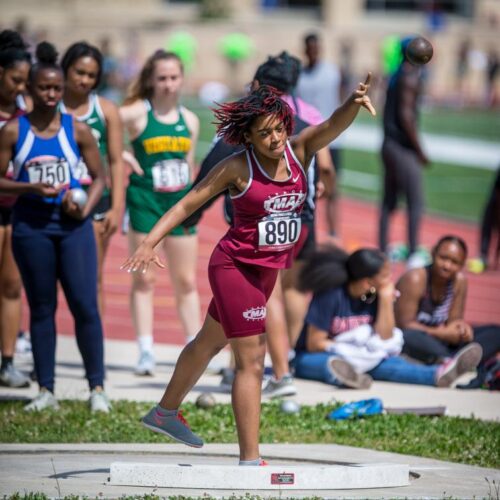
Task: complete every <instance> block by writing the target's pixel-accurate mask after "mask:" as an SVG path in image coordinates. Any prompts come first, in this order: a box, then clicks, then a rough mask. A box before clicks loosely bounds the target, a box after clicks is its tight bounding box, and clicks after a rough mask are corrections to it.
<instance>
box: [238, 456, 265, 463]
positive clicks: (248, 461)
mask: <svg viewBox="0 0 500 500" xmlns="http://www.w3.org/2000/svg"><path fill="white" fill-rule="evenodd" d="M261 462H262V458H260V457H259V458H256V459H255V460H240V463H239V464H238V465H260V463H261Z"/></svg>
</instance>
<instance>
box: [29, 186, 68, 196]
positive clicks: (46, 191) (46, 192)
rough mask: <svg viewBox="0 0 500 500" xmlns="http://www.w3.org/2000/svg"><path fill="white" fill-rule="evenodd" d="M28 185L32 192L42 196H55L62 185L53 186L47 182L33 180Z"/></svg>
mask: <svg viewBox="0 0 500 500" xmlns="http://www.w3.org/2000/svg"><path fill="white" fill-rule="evenodd" d="M30 186H31V189H32V192H33V194H37V195H39V196H43V197H44V198H56V197H57V196H58V195H59V193H60V192H61V189H62V186H58V187H54V186H53V185H52V184H48V183H47V182H34V183H33V184H30Z"/></svg>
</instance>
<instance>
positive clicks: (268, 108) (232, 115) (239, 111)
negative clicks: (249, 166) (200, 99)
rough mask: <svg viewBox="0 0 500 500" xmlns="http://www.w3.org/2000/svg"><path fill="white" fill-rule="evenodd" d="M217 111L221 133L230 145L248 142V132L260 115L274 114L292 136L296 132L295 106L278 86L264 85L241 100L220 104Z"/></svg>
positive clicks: (218, 131)
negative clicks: (294, 130) (294, 129)
mask: <svg viewBox="0 0 500 500" xmlns="http://www.w3.org/2000/svg"><path fill="white" fill-rule="evenodd" d="M213 112H214V115H215V118H216V120H217V121H215V122H214V124H215V125H216V127H217V134H218V135H219V136H220V137H222V139H223V140H224V141H225V142H227V143H228V144H235V145H236V144H245V142H246V139H245V135H244V134H245V132H248V130H249V129H250V127H251V126H252V124H253V122H254V121H255V120H256V118H258V117H259V116H269V115H274V116H276V117H277V118H279V119H280V120H281V121H282V122H283V125H284V126H285V130H286V132H287V134H288V135H289V136H290V135H291V134H292V131H293V123H294V120H293V111H292V109H291V108H290V106H289V105H288V104H287V103H286V102H285V101H283V99H281V97H280V94H278V93H277V91H276V89H274V88H273V87H270V86H268V85H261V86H260V87H259V88H258V89H257V90H254V91H253V92H251V93H250V94H249V95H247V96H245V97H242V98H241V99H239V100H238V101H234V102H227V103H224V104H219V107H218V108H215V109H213Z"/></svg>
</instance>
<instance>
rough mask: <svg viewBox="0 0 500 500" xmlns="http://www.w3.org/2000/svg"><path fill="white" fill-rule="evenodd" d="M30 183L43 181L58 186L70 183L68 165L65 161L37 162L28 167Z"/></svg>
mask: <svg viewBox="0 0 500 500" xmlns="http://www.w3.org/2000/svg"><path fill="white" fill-rule="evenodd" d="M28 176H29V180H30V183H32V184H35V183H37V182H43V183H45V184H50V185H51V186H54V187H58V186H61V185H62V186H64V185H68V184H69V183H70V179H71V177H70V172H69V165H68V162H66V161H58V162H50V163H39V164H34V165H30V166H29V167H28Z"/></svg>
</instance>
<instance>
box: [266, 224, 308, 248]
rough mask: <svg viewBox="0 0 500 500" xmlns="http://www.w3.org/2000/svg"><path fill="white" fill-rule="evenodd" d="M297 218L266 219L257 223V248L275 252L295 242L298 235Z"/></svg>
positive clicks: (298, 225)
mask: <svg viewBox="0 0 500 500" xmlns="http://www.w3.org/2000/svg"><path fill="white" fill-rule="evenodd" d="M300 223H301V220H300V218H299V217H296V218H295V217H293V218H282V219H274V218H272V219H268V220H263V221H260V222H259V247H260V248H261V249H265V248H268V249H269V250H277V249H278V248H287V247H289V246H291V245H293V244H295V243H296V242H297V240H298V239H299V235H300Z"/></svg>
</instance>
